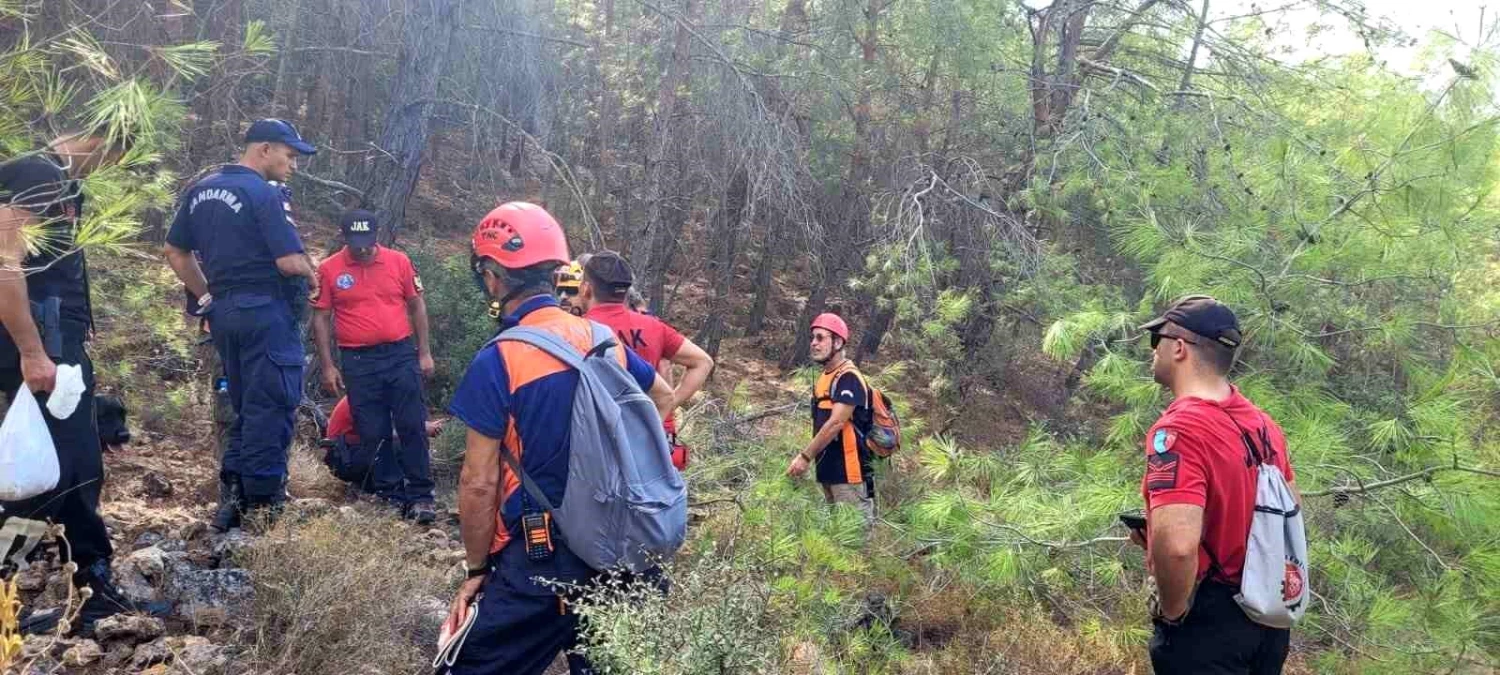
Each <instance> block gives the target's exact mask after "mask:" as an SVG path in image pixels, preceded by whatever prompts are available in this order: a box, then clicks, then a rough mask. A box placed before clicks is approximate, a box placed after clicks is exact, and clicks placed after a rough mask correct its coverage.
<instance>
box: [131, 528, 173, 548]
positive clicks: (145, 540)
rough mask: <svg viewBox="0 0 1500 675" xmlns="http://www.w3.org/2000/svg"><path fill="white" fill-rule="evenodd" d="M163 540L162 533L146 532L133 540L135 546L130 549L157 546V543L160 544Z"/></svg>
mask: <svg viewBox="0 0 1500 675" xmlns="http://www.w3.org/2000/svg"><path fill="white" fill-rule="evenodd" d="M163 539H166V537H165V536H163V535H162V533H160V532H157V531H155V530H146V531H145V532H142V533H141V534H140V536H138V537H136V538H135V544H133V545H132V546H131V548H136V549H142V548H146V547H147V546H154V545H156V544H157V542H160V541H161V540H163Z"/></svg>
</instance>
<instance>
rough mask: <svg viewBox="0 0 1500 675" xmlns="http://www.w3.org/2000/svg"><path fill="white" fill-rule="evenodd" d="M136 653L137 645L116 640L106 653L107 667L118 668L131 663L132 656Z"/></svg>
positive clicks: (105, 662) (105, 661)
mask: <svg viewBox="0 0 1500 675" xmlns="http://www.w3.org/2000/svg"><path fill="white" fill-rule="evenodd" d="M134 655H135V645H132V644H130V643H128V642H116V643H115V644H114V645H112V646H110V648H109V652H108V653H106V654H105V655H104V665H105V667H107V668H118V667H120V666H123V665H125V664H126V663H129V662H130V657H131V656H134Z"/></svg>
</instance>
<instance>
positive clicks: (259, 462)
mask: <svg viewBox="0 0 1500 675" xmlns="http://www.w3.org/2000/svg"><path fill="white" fill-rule="evenodd" d="M209 311H210V313H211V316H210V321H211V323H212V326H213V338H214V347H215V348H217V349H218V350H219V358H220V360H221V361H223V364H224V375H225V376H226V377H227V378H228V379H229V402H230V405H231V406H232V407H233V408H234V412H235V415H236V419H235V420H234V424H233V425H231V426H230V428H229V446H228V447H227V448H226V449H225V450H224V461H223V464H222V466H221V467H220V469H219V470H220V473H221V475H222V477H223V478H224V479H225V480H229V481H233V480H236V479H237V480H238V481H239V482H240V486H241V488H242V489H243V490H244V495H245V498H246V499H247V500H249V501H252V502H254V501H267V500H270V501H280V500H281V496H282V494H283V491H284V489H285V488H284V487H283V486H284V484H285V482H286V475H287V470H286V462H287V449H288V448H289V447H290V446H291V444H292V433H293V430H294V428H295V425H296V415H297V406H298V404H300V403H301V402H302V367H303V356H304V351H303V348H302V336H301V334H300V333H299V332H298V330H297V325H296V320H295V318H294V317H293V316H292V308H291V306H290V305H289V304H288V303H287V301H286V300H285V299H284V298H282V297H281V296H280V295H271V294H268V293H254V292H229V293H228V294H227V295H226V297H223V298H215V300H214V304H213V306H212V307H211V309H210V310H209Z"/></svg>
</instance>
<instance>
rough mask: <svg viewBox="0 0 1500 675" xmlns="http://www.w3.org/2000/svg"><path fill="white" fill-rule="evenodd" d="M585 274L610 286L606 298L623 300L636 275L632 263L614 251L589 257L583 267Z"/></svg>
mask: <svg viewBox="0 0 1500 675" xmlns="http://www.w3.org/2000/svg"><path fill="white" fill-rule="evenodd" d="M583 271H584V274H586V275H587V276H589V277H592V278H593V279H594V280H595V281H598V282H599V283H602V284H604V285H605V286H608V287H609V288H607V289H600V290H607V291H608V294H607V295H606V297H610V298H621V299H623V298H624V297H625V295H626V292H627V291H629V290H630V286H631V285H632V284H634V283H635V274H633V273H632V272H631V271H630V263H629V262H627V261H626V260H625V258H623V257H621V256H620V254H618V253H615V252H614V251H600V252H598V253H595V254H594V255H592V256H590V257H589V260H588V263H587V264H585V265H584V266H583Z"/></svg>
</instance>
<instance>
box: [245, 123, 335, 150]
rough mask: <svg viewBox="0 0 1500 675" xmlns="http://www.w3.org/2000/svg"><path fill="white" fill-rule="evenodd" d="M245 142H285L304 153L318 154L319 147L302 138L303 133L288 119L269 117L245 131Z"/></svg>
mask: <svg viewBox="0 0 1500 675" xmlns="http://www.w3.org/2000/svg"><path fill="white" fill-rule="evenodd" d="M245 142H246V143H285V144H287V145H290V146H292V148H293V149H294V150H296V151H297V152H300V153H302V154H304V155H316V154H318V149H317V148H315V147H313V146H312V144H311V143H308V142H307V141H304V140H302V135H301V134H298V133H297V127H294V126H292V123H291V122H288V121H286V120H278V119H269V118H268V119H263V120H260V121H258V122H256V123H255V124H252V125H250V128H249V129H248V130H246V131H245Z"/></svg>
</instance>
